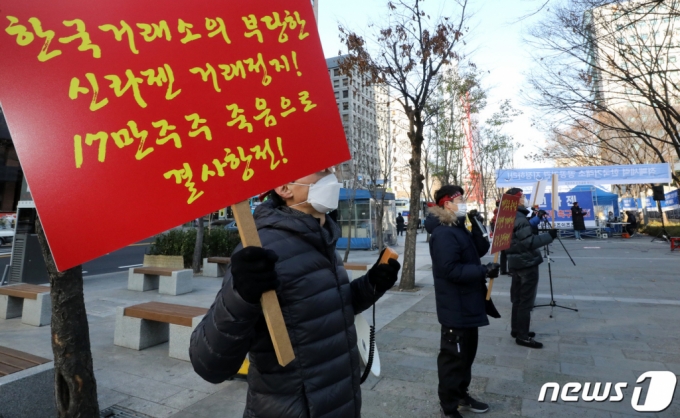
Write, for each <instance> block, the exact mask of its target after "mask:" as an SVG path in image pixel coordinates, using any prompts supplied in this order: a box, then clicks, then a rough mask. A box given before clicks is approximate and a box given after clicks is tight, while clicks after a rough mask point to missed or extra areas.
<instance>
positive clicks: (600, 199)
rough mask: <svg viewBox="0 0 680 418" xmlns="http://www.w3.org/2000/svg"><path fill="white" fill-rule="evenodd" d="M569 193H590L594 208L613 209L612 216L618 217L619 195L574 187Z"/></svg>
mask: <svg viewBox="0 0 680 418" xmlns="http://www.w3.org/2000/svg"><path fill="white" fill-rule="evenodd" d="M570 192H591V193H592V194H593V204H594V205H595V206H611V207H613V208H614V216H617V217H618V216H620V210H619V195H617V194H616V193H610V192H608V191H605V190H602V189H600V188H599V187H595V186H588V185H582V186H576V187H574V188H573V189H571V190H570Z"/></svg>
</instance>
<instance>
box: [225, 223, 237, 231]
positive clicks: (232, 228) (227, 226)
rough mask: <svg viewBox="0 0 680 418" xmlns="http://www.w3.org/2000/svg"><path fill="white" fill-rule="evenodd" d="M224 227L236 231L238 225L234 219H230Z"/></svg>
mask: <svg viewBox="0 0 680 418" xmlns="http://www.w3.org/2000/svg"><path fill="white" fill-rule="evenodd" d="M224 229H226V230H227V231H236V232H238V227H237V226H236V221H231V222H229V223H228V224H227V225H226V226H225V227H224Z"/></svg>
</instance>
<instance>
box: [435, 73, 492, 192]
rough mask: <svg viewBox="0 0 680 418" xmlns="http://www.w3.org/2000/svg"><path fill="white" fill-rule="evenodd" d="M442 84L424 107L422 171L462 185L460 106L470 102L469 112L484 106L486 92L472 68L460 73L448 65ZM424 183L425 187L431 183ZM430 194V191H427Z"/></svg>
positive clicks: (462, 112)
mask: <svg viewBox="0 0 680 418" xmlns="http://www.w3.org/2000/svg"><path fill="white" fill-rule="evenodd" d="M441 78H442V79H441V83H440V84H439V86H438V88H437V90H436V91H435V92H434V94H433V96H432V98H431V100H430V101H429V103H428V105H427V107H426V113H427V115H428V118H427V119H428V121H429V124H428V126H427V128H428V133H429V135H428V141H427V146H426V148H425V151H427V154H428V155H427V165H426V166H425V174H426V177H427V175H428V174H429V175H431V176H432V177H433V178H434V179H436V180H437V183H439V184H459V185H462V184H463V167H464V164H463V160H464V156H465V155H464V153H465V147H466V145H465V132H464V120H465V117H466V112H465V111H464V109H463V107H464V105H465V103H469V105H470V111H471V113H477V112H478V111H479V110H480V109H482V108H483V107H484V106H485V103H486V92H485V91H484V90H483V89H482V88H480V84H479V81H478V79H477V74H476V72H475V71H474V69H473V70H472V71H470V72H468V73H466V74H460V73H459V72H458V68H455V67H449V68H447V69H446V70H445V71H443V72H442V73H441ZM431 183H432V182H431V181H427V182H426V186H430V185H431ZM427 194H428V196H430V198H431V196H433V194H434V191H433V190H427Z"/></svg>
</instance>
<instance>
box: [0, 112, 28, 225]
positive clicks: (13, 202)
mask: <svg viewBox="0 0 680 418" xmlns="http://www.w3.org/2000/svg"><path fill="white" fill-rule="evenodd" d="M23 179H24V174H23V171H22V170H21V165H20V164H19V157H18V156H17V151H16V149H14V143H13V142H12V138H11V137H10V134H9V129H8V128H7V122H6V121H5V115H4V114H3V113H2V109H1V108H0V215H1V214H3V213H10V212H12V213H13V212H16V210H17V202H18V201H19V198H20V195H21V183H22V182H23Z"/></svg>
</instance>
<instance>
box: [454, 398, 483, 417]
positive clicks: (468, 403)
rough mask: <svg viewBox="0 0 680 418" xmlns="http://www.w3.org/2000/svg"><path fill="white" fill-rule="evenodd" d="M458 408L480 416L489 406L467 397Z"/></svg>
mask: <svg viewBox="0 0 680 418" xmlns="http://www.w3.org/2000/svg"><path fill="white" fill-rule="evenodd" d="M458 408H459V409H460V410H461V411H472V412H476V413H478V414H481V413H483V412H486V411H488V410H489V405H487V404H485V403H484V402H479V401H477V400H475V399H474V398H473V397H472V396H470V395H467V396H466V397H465V399H463V400H461V401H460V402H459V403H458Z"/></svg>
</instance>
